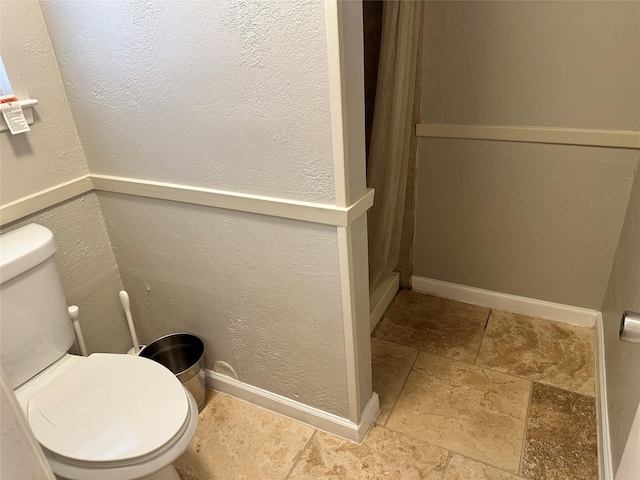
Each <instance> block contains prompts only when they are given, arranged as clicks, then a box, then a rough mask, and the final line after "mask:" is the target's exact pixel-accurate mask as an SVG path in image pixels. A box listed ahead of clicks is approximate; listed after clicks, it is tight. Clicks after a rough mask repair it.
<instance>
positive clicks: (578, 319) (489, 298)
mask: <svg viewBox="0 0 640 480" xmlns="http://www.w3.org/2000/svg"><path fill="white" fill-rule="evenodd" d="M411 287H412V289H413V290H415V291H417V292H423V293H429V294H431V295H437V296H439V297H444V298H449V299H451V300H458V301H460V302H465V303H471V304H474V305H482V306H484V307H490V308H496V309H500V310H506V311H509V312H513V313H519V314H521V315H530V316H532V317H539V318H544V319H547V320H553V321H556V322H562V323H568V324H571V325H578V326H581V327H592V328H593V327H594V326H595V324H596V317H597V315H598V312H597V311H595V310H590V309H588V308H581V307H573V306H571V305H562V304H560V303H552V302H546V301H544V300H536V299H534V298H527V297H519V296H517V295H509V294H507V293H499V292H493V291H491V290H483V289H481V288H474V287H467V286H465V285H458V284H456V283H449V282H443V281H441V280H434V279H432V278H426V277H417V276H412V277H411Z"/></svg>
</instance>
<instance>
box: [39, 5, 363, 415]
mask: <svg viewBox="0 0 640 480" xmlns="http://www.w3.org/2000/svg"><path fill="white" fill-rule="evenodd" d="M356 7H357V5H355V6H354V5H351V4H345V5H344V9H343V10H344V11H343V14H344V20H345V22H347V24H351V23H353V22H355V21H357V20H358V19H359V18H360V17H359V16H358V15H359V11H358V9H357V8H356ZM42 8H43V12H44V15H45V19H46V22H47V26H48V28H49V32H50V35H51V39H52V44H53V46H54V49H55V51H56V56H57V58H58V61H59V64H60V69H61V73H62V76H63V78H64V80H65V82H66V85H67V91H68V94H69V101H70V104H71V109H72V111H73V113H74V117H75V119H76V122H77V125H78V131H79V134H80V138H81V139H82V143H83V146H84V148H85V151H86V154H87V159H88V162H89V167H90V170H91V172H92V173H100V174H110V175H118V176H126V177H134V178H142V179H145V180H159V181H169V182H174V183H182V184H188V185H196V186H204V187H209V188H216V189H221V190H230V191H235V192H241V193H250V194H262V195H269V196H274V197H280V198H286V199H296V200H305V201H311V202H319V203H334V202H335V201H336V187H335V182H336V179H335V178H334V158H333V153H334V148H335V149H336V151H339V152H341V151H347V152H348V153H349V155H351V156H353V157H354V162H355V163H350V164H349V167H353V168H349V169H348V171H347V172H345V177H346V178H345V179H344V180H342V181H344V182H345V183H348V187H349V188H350V190H351V193H352V194H353V195H354V196H355V197H357V196H358V195H359V194H360V193H361V192H362V190H364V185H365V182H364V142H363V137H364V133H363V132H364V129H363V126H362V125H358V122H360V123H363V122H362V111H361V110H362V104H363V101H362V97H363V95H362V87H361V84H356V87H358V88H354V86H353V85H349V86H348V91H347V94H349V99H348V100H347V102H346V105H345V106H344V108H343V109H342V110H341V109H337V110H338V114H339V115H343V114H344V115H345V116H346V117H344V118H342V119H343V120H345V122H346V125H347V128H348V131H347V132H346V133H347V135H346V138H345V145H342V141H341V140H336V142H335V145H334V139H333V138H332V127H333V126H334V125H333V123H332V121H334V120H336V118H332V114H333V115H336V112H335V111H334V112H332V110H331V106H332V104H331V101H332V100H333V99H332V98H330V79H329V70H328V69H329V64H328V50H327V33H326V32H327V28H328V26H327V20H326V18H325V11H324V3H323V2H317V1H306V0H294V1H289V2H255V1H240V2H238V1H236V0H228V1H215V2H211V1H210V2H148V1H133V2H132V1H127V2H108V3H100V2H89V3H86V2H73V3H69V2H57V1H50V2H43V4H42ZM360 21H361V20H360ZM354 30H357V28H354ZM346 31H347V32H350V31H349V29H348V28H347V29H346ZM356 34H357V32H355V33H354V32H350V33H348V35H352V36H354V38H355V35H356ZM359 45H360V46H361V40H360V43H359ZM356 47H357V46H356ZM350 48H351V50H349V49H345V55H346V57H347V59H348V60H349V61H350V62H356V64H355V65H352V64H349V65H348V67H345V72H342V71H341V70H338V73H344V74H345V76H347V77H348V78H349V79H350V78H355V79H356V80H354V81H360V82H361V78H362V67H361V65H358V64H357V62H358V61H360V62H361V55H362V52H361V51H360V52H359V55H360V56H358V51H357V48H354V46H353V45H350ZM358 67H359V68H358ZM358 72H360V75H359V76H358V75H357V73H358ZM349 81H351V80H349ZM356 94H359V98H356V97H355V95H356ZM333 106H334V107H335V103H334V104H333ZM358 106H360V111H359V112H358V113H359V115H357V114H356V115H351V112H352V111H353V109H355V110H356V111H357V110H358ZM354 125H355V126H354ZM356 127H357V128H356ZM358 142H359V143H358ZM359 160H361V163H357V162H358V161H359ZM99 200H100V205H101V208H102V210H103V213H104V217H105V221H106V225H107V230H108V233H109V237H110V239H111V241H112V242H113V245H114V253H115V257H116V259H117V262H118V267H119V269H120V272H121V275H122V281H123V283H124V285H125V287H126V289H127V290H128V291H129V292H130V293H131V296H132V302H133V307H134V316H135V319H136V324H137V325H138V326H139V329H140V334H141V338H142V340H143V341H145V342H148V341H150V340H153V339H155V338H157V337H159V336H161V335H164V334H167V333H170V332H176V331H180V330H186V331H191V332H194V333H196V334H198V335H199V336H201V337H202V338H203V339H204V340H205V343H206V348H207V355H208V360H207V362H208V366H209V367H212V366H213V363H214V362H215V361H216V360H223V361H225V362H228V363H229V364H230V365H231V366H232V367H233V368H234V369H236V371H237V373H238V376H239V379H240V380H241V381H243V382H246V383H248V384H251V385H255V386H258V387H260V388H263V389H266V390H269V391H271V392H275V393H278V394H281V395H284V396H287V397H289V398H292V399H295V400H298V401H300V402H303V403H306V404H308V405H312V406H314V407H317V408H319V409H322V410H325V411H327V412H331V413H335V414H337V415H340V416H343V417H346V416H348V414H350V413H351V412H349V411H348V406H349V398H348V394H347V381H346V364H347V362H346V357H345V355H346V354H345V341H344V331H343V303H342V302H343V300H342V290H341V284H340V282H341V278H340V271H339V268H338V264H339V256H338V243H337V242H338V233H337V229H336V228H335V227H329V226H322V225H318V224H313V223H305V222H296V221H289V220H284V219H278V218H272V217H266V216H258V215H250V214H244V213H242V212H232V211H226V210H217V209H212V208H206V207H199V206H194V205H186V204H178V203H172V202H164V201H155V200H145V199H142V198H136V197H127V196H120V195H115V194H100V195H99ZM361 240H362V239H361ZM359 260H360V259H359ZM359 263H360V264H363V262H361V261H360V262H359ZM364 269H365V272H364V273H366V264H364ZM359 272H360V273H359V274H360V275H361V276H362V277H363V278H365V279H366V275H363V274H362V271H360V270H359ZM359 293H361V292H359ZM360 297H362V298H364V301H363V302H360V303H361V304H359V307H358V308H359V311H364V317H363V319H364V320H365V321H367V320H368V311H367V310H368V308H366V305H364V303H366V299H367V298H368V296H367V295H366V292H365V295H364V296H362V295H360V296H359V298H360ZM363 305H364V308H363ZM358 353H359V354H361V357H360V359H361V361H362V362H363V363H364V366H363V372H362V377H363V378H362V381H361V384H360V388H361V390H362V391H363V397H366V398H365V399H364V401H366V400H368V398H369V396H370V394H371V389H370V371H369V370H368V365H367V361H369V359H370V354H369V350H368V345H367V348H363V349H361V350H359V351H358ZM367 377H368V378H367Z"/></svg>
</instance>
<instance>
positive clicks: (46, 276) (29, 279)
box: [0, 224, 198, 480]
mask: <svg viewBox="0 0 640 480" xmlns="http://www.w3.org/2000/svg"><path fill="white" fill-rule="evenodd" d="M55 250H56V244H55V241H54V239H53V234H52V233H51V232H50V231H49V230H48V229H46V228H45V227H42V226H40V225H36V224H31V225H27V226H25V227H22V228H19V229H17V230H14V231H12V232H10V233H7V234H5V235H3V236H1V237H0V308H1V310H0V325H1V332H0V341H1V346H0V356H1V360H2V368H3V370H4V371H5V373H6V375H7V378H8V379H9V382H10V383H11V387H12V388H13V389H14V393H15V394H16V397H17V398H18V402H19V403H20V405H21V407H22V409H23V411H24V413H25V415H26V417H27V420H28V422H29V425H30V427H31V429H32V431H33V433H34V435H35V437H36V438H37V439H38V441H39V442H40V445H41V446H42V449H43V450H44V453H45V456H46V457H47V459H48V461H49V464H50V465H51V468H52V470H53V472H54V473H55V474H56V476H57V477H59V478H66V479H77V480H85V479H96V480H98V479H99V480H129V479H138V478H145V479H153V480H161V479H162V480H179V476H178V474H177V472H176V470H175V469H174V468H173V465H172V462H173V461H174V460H175V459H176V458H178V457H179V456H180V455H181V454H182V452H183V451H184V450H185V449H186V448H187V446H188V444H189V442H190V441H191V439H192V438H193V435H194V434H195V431H196V427H197V425H198V407H197V406H196V402H195V400H194V399H193V397H192V396H191V394H189V393H188V392H187V390H185V389H184V388H183V386H182V384H181V383H180V381H179V380H178V379H177V378H176V377H175V376H174V375H173V374H172V373H171V372H170V371H169V370H167V369H166V368H165V367H163V366H162V365H160V364H158V363H156V362H154V361H152V360H149V359H146V358H142V357H137V356H134V355H125V354H99V353H94V354H92V355H90V356H89V357H80V356H76V355H71V354H69V353H67V350H68V349H69V348H70V347H71V345H73V342H74V339H75V336H74V333H73V328H72V326H71V322H70V320H69V316H68V310H67V304H66V301H65V298H64V292H63V290H62V284H61V283H60V277H59V275H58V270H57V268H56V265H55V261H54V258H53V254H54V252H55Z"/></svg>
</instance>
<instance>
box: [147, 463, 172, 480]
mask: <svg viewBox="0 0 640 480" xmlns="http://www.w3.org/2000/svg"><path fill="white" fill-rule="evenodd" d="M138 480H181V479H180V475H178V471H177V470H176V467H174V466H173V465H167V466H166V467H164V468H163V469H162V470H160V471H159V472H156V473H153V474H151V475H147V476H146V477H142V478H140V479H138Z"/></svg>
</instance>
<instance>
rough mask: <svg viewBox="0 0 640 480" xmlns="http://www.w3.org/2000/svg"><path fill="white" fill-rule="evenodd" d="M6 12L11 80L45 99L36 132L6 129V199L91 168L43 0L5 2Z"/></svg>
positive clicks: (4, 42) (0, 154)
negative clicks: (54, 48)
mask: <svg viewBox="0 0 640 480" xmlns="http://www.w3.org/2000/svg"><path fill="white" fill-rule="evenodd" d="M0 12H1V13H2V15H1V20H0V27H1V28H0V32H1V34H0V54H1V55H2V60H3V62H4V66H5V67H6V69H7V73H8V74H9V78H10V80H11V85H12V86H13V89H14V91H15V93H16V95H17V96H18V98H20V99H24V98H36V99H38V101H39V102H40V103H39V104H38V105H37V106H36V107H35V108H34V112H35V113H34V118H35V125H33V126H32V127H31V131H30V132H28V133H23V134H20V135H15V136H12V135H11V134H10V133H9V132H4V133H2V134H0V158H1V159H2V175H0V203H2V204H5V203H8V202H11V201H13V200H16V199H18V198H20V197H24V196H26V195H29V194H32V193H35V192H37V191H39V190H43V189H45V188H48V187H51V186H53V185H56V184H58V183H62V182H65V181H67V180H71V179H72V178H76V177H79V176H81V175H84V174H86V173H88V170H87V161H86V159H85V156H84V152H83V150H82V146H81V145H80V139H79V138H78V133H77V132H76V127H75V124H74V123H73V118H72V116H71V111H70V110H69V104H68V103H67V97H66V94H65V91H64V86H63V84H62V79H61V78H60V73H59V72H58V66H57V64H56V60H55V57H54V54H53V51H52V49H51V42H50V40H49V36H48V35H47V30H46V27H45V24H44V19H43V18H42V12H41V11H40V6H39V5H38V2H37V1H28V0H25V1H21V2H2V5H1V6H0ZM0 121H2V122H4V119H1V120H0Z"/></svg>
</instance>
